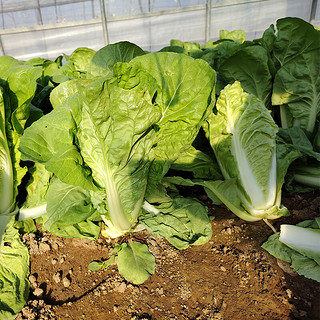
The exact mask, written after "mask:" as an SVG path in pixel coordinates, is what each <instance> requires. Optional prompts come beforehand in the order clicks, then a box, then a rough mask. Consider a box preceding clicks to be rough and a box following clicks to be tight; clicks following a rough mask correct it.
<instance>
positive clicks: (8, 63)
mask: <svg viewBox="0 0 320 320" xmlns="http://www.w3.org/2000/svg"><path fill="white" fill-rule="evenodd" d="M22 64H23V63H22V62H21V61H19V60H17V59H15V58H13V57H10V56H2V57H0V77H1V78H2V79H3V76H4V74H5V72H6V71H7V70H8V69H10V68H12V67H16V66H19V65H22Z"/></svg>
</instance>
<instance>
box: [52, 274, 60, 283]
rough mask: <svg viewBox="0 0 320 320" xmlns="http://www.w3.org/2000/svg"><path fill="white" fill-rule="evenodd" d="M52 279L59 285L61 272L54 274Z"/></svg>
mask: <svg viewBox="0 0 320 320" xmlns="http://www.w3.org/2000/svg"><path fill="white" fill-rule="evenodd" d="M52 278H53V280H54V281H55V282H56V283H59V282H60V281H61V279H62V272H61V271H58V272H56V273H55V274H54V276H53V277H52Z"/></svg>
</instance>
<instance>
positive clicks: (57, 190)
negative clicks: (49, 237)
mask: <svg viewBox="0 0 320 320" xmlns="http://www.w3.org/2000/svg"><path fill="white" fill-rule="evenodd" d="M95 210H96V209H95V208H94V206H93V204H92V203H91V195H90V192H89V191H87V190H84V189H82V188H81V187H77V186H73V185H69V184H65V183H63V182H61V181H60V180H59V179H57V178H55V179H53V182H52V184H51V185H50V188H49V190H48V194H47V215H46V217H45V222H44V228H45V229H47V230H49V231H50V232H51V233H53V234H57V232H58V231H59V234H62V233H64V232H65V233H70V230H72V229H73V227H75V229H77V230H75V232H76V233H78V231H79V227H77V226H76V225H77V224H80V223H82V222H84V221H85V220H86V219H88V218H90V217H91V216H92V215H93V214H94V213H95ZM80 226H82V225H80ZM83 227H85V225H83ZM68 228H69V229H68ZM70 228H71V229H70ZM67 230H68V231H67ZM98 233H99V230H98ZM97 235H98V234H97Z"/></svg>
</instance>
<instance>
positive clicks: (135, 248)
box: [117, 242, 155, 284]
mask: <svg viewBox="0 0 320 320" xmlns="http://www.w3.org/2000/svg"><path fill="white" fill-rule="evenodd" d="M117 265H118V270H119V273H120V274H121V275H122V276H124V277H125V279H126V280H127V281H129V282H132V283H134V284H142V283H143V282H145V281H146V280H147V279H148V278H149V277H150V276H151V275H152V274H153V273H154V269H155V258H154V256H153V255H152V254H151V253H150V252H149V250H148V247H147V246H146V245H145V244H142V243H139V242H129V245H128V246H126V247H124V248H122V250H121V251H119V252H118V258H117Z"/></svg>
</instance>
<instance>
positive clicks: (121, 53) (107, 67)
mask: <svg viewBox="0 0 320 320" xmlns="http://www.w3.org/2000/svg"><path fill="white" fill-rule="evenodd" d="M144 54H145V52H144V51H143V50H142V49H141V48H140V47H138V46H137V45H135V44H134V43H131V42H128V41H121V42H118V43H114V44H109V45H107V46H105V47H103V48H102V49H100V50H99V51H97V52H96V54H95V55H94V56H93V57H92V60H91V64H90V66H89V73H91V74H92V76H103V75H106V74H108V73H110V72H112V70H113V66H114V65H115V64H116V63H117V62H129V61H130V60H132V59H133V58H134V57H137V56H141V55H144Z"/></svg>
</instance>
